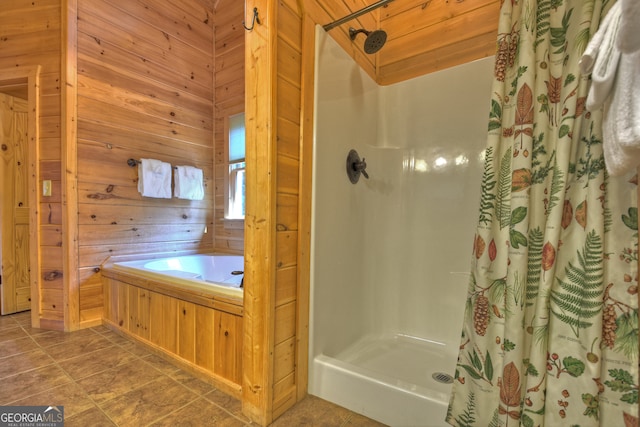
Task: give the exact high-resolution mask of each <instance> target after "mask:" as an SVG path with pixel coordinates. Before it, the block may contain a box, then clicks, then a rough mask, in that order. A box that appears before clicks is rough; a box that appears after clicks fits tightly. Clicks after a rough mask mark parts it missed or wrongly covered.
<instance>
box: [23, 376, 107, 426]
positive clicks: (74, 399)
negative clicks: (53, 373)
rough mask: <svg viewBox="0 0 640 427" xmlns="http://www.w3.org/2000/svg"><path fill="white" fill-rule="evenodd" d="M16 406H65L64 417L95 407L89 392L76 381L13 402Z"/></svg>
mask: <svg viewBox="0 0 640 427" xmlns="http://www.w3.org/2000/svg"><path fill="white" fill-rule="evenodd" d="M12 405H16V406H29V405H35V406H64V418H65V421H66V419H67V418H69V417H72V416H74V415H76V414H79V413H81V412H83V411H86V410H87V409H90V408H93V407H95V404H94V403H93V401H92V400H91V399H90V398H89V396H87V393H85V391H84V390H83V389H82V388H81V387H80V386H79V385H77V384H76V383H73V382H72V383H69V384H63V385H61V386H58V387H54V388H51V389H49V390H46V391H44V392H42V393H38V394H35V395H31V396H29V397H26V398H24V399H22V400H19V401H16V402H13V403H12Z"/></svg>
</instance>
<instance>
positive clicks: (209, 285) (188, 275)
mask: <svg viewBox="0 0 640 427" xmlns="http://www.w3.org/2000/svg"><path fill="white" fill-rule="evenodd" d="M105 266H106V267H108V268H113V269H115V270H120V271H123V272H127V273H133V274H137V275H142V276H143V277H148V278H151V279H154V280H156V281H161V282H162V281H166V280H168V281H169V282H171V283H173V284H175V285H176V286H178V287H179V288H181V289H184V290H191V291H196V292H201V291H204V292H208V291H215V292H217V293H219V294H220V295H224V296H229V297H234V298H238V297H239V298H242V296H243V277H244V272H243V269H244V257H243V256H242V255H229V254H194V255H182V256H170V257H162V258H151V259H138V260H132V261H119V262H110V261H109V262H107V263H106V265H105Z"/></svg>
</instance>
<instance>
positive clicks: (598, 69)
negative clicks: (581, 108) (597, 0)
mask: <svg viewBox="0 0 640 427" xmlns="http://www.w3.org/2000/svg"><path fill="white" fill-rule="evenodd" d="M625 18H626V19H628V18H629V16H627V17H623V13H622V10H621V3H620V2H618V3H616V4H614V5H613V6H612V7H611V9H610V10H609V12H608V13H607V16H605V18H604V20H603V21H602V24H601V25H600V28H599V29H598V31H597V32H596V34H595V35H594V36H593V38H592V39H591V41H590V42H589V45H588V46H587V49H586V50H585V52H584V55H583V57H582V59H581V61H580V68H581V71H582V72H583V73H585V74H587V73H591V88H590V90H589V94H588V96H587V103H586V106H587V109H588V110H590V111H594V110H597V109H598V108H601V107H604V110H603V117H602V130H603V141H602V145H603V151H604V160H605V164H606V166H607V171H608V172H609V174H610V175H612V176H619V175H622V174H624V173H626V172H628V171H630V170H631V169H633V168H635V167H637V166H638V165H640V51H636V52H633V53H621V52H620V51H619V50H618V47H617V41H618V39H619V37H620V28H621V22H623V21H624V19H625ZM636 24H640V23H636Z"/></svg>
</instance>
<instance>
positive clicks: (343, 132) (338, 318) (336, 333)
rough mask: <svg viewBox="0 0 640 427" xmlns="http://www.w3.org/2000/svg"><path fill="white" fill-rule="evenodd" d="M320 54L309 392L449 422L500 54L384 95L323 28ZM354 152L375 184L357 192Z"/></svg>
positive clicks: (433, 422) (414, 419)
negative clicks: (349, 169)
mask: <svg viewBox="0 0 640 427" xmlns="http://www.w3.org/2000/svg"><path fill="white" fill-rule="evenodd" d="M386 48H387V49H388V48H389V47H386ZM316 50H317V52H316V58H317V64H316V117H315V127H316V129H315V140H314V177H313V182H314V187H313V220H312V254H311V258H312V265H311V269H312V274H311V313H310V314H311V318H310V352H309V358H310V360H309V392H310V393H311V394H314V395H317V396H319V397H322V398H324V399H327V400H329V401H332V402H335V403H338V404H340V405H342V406H345V407H347V408H349V409H351V410H353V411H356V412H359V413H362V414H364V415H366V416H369V417H371V418H374V419H377V420H379V421H381V422H383V423H386V424H389V425H398V426H400V425H428V426H444V425H445V423H444V418H445V414H446V407H447V403H448V399H449V393H450V389H451V385H450V384H449V383H447V380H448V379H449V378H447V376H453V374H454V370H455V365H456V357H457V354H458V345H459V342H460V341H459V340H460V330H461V326H462V316H463V313H464V301H465V296H466V291H467V285H468V280H469V273H468V272H469V263H470V262H471V259H472V254H471V252H472V250H471V249H472V238H473V233H474V228H475V225H476V221H477V214H478V213H477V212H478V203H479V190H480V178H481V175H482V165H483V163H482V156H483V150H484V147H485V142H486V130H487V117H488V106H489V99H490V98H489V91H490V88H491V75H492V70H493V58H487V59H483V60H480V61H476V62H472V63H469V64H465V65H462V66H459V67H455V68H451V69H447V70H444V71H440V72H437V73H433V74H429V75H426V76H422V77H419V78H416V79H412V80H409V81H406V82H402V83H398V84H395V85H392V86H383V87H381V86H377V85H376V84H375V82H373V81H372V80H371V79H370V78H369V77H368V76H367V75H366V74H365V73H364V72H363V71H362V70H361V69H360V68H359V67H358V65H357V64H356V63H355V62H354V61H353V60H352V59H351V58H350V57H349V56H348V55H347V54H346V53H345V52H344V51H343V50H342V48H340V47H339V46H338V44H337V43H335V42H334V40H333V39H332V38H331V37H329V36H328V35H327V34H326V32H325V31H323V30H322V28H321V27H318V28H317V30H316ZM350 149H356V150H357V151H358V153H359V155H360V157H364V159H365V161H366V163H367V173H368V175H369V179H366V178H365V177H364V176H361V177H360V179H359V181H358V183H357V184H355V185H354V184H351V182H350V181H349V178H348V176H347V173H346V167H345V164H346V158H347V155H348V153H349V150H350ZM434 376H435V377H436V379H434V378H433V377H434Z"/></svg>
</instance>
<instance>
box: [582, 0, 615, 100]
mask: <svg viewBox="0 0 640 427" xmlns="http://www.w3.org/2000/svg"><path fill="white" fill-rule="evenodd" d="M619 22H620V4H619V3H616V4H614V5H613V6H612V7H611V9H610V10H609V12H608V13H607V16H605V17H604V19H603V20H602V23H601V24H600V28H599V29H598V31H596V33H595V34H594V36H593V38H592V39H591V41H590V42H589V44H588V45H587V48H586V49H585V51H584V54H583V55H582V58H581V59H580V70H581V71H582V72H583V73H584V74H588V73H591V87H590V88H589V94H588V95H587V103H586V107H587V110H589V111H594V110H597V109H599V108H600V107H602V106H603V104H604V102H605V101H606V100H607V98H609V95H611V89H612V88H613V82H614V81H615V77H616V69H617V67H618V59H619V58H620V51H618V49H616V47H615V41H616V36H617V34H618V26H619Z"/></svg>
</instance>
